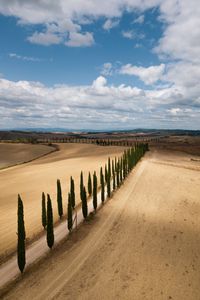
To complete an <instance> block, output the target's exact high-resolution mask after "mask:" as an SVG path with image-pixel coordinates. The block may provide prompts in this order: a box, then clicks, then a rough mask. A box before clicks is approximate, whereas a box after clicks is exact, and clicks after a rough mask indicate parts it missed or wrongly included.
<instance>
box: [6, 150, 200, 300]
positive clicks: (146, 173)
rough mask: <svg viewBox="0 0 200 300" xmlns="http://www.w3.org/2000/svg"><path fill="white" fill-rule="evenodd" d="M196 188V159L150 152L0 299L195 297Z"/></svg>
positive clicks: (199, 209) (198, 274)
mask: <svg viewBox="0 0 200 300" xmlns="http://www.w3.org/2000/svg"><path fill="white" fill-rule="evenodd" d="M191 159H192V160H191ZM193 159H194V160H193ZM199 183H200V162H199V160H198V157H197V156H192V155H189V154H185V153H181V152H178V151H169V150H167V151H166V150H160V149H159V150H157V149H152V150H151V151H150V152H149V153H148V154H146V155H145V157H144V158H143V159H142V161H141V162H140V163H139V164H138V165H137V167H136V168H135V169H134V170H133V171H132V173H131V174H130V175H129V177H128V178H127V180H126V181H125V183H124V184H123V186H122V187H121V188H120V189H119V190H118V191H117V192H116V193H115V195H114V197H113V198H112V199H111V200H110V201H109V202H108V203H107V204H106V205H105V206H104V207H103V209H101V210H100V211H99V212H98V214H97V215H96V216H95V218H94V220H92V221H90V222H88V223H87V224H84V225H83V226H81V227H80V228H79V230H78V232H74V233H73V234H72V236H71V237H70V238H69V239H68V240H67V241H66V242H64V243H63V244H62V245H60V247H57V249H55V250H54V252H53V253H52V254H51V255H49V257H47V258H46V260H44V261H43V262H41V263H40V265H36V266H35V267H33V268H32V270H31V272H27V273H26V274H25V277H24V278H23V280H21V281H19V283H18V284H17V285H16V286H14V287H13V289H11V290H10V292H9V293H8V294H7V295H6V296H5V299H19V298H22V297H23V299H94V298H95V299H99V300H100V299H136V300H140V299H141V300H143V299H148V300H149V299H152V300H154V299H156V300H157V299H158V300H159V299H183V300H184V299H185V300H188V299H191V300H193V299H200V288H199V282H200V250H199V249H200V198H199V195H200V184H199Z"/></svg>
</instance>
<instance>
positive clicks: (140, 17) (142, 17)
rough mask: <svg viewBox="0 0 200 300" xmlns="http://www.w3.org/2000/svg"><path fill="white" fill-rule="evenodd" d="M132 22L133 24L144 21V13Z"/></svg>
mask: <svg viewBox="0 0 200 300" xmlns="http://www.w3.org/2000/svg"><path fill="white" fill-rule="evenodd" d="M132 23H133V24H142V23H144V15H140V16H139V17H137V18H136V19H135V20H134V21H133V22H132Z"/></svg>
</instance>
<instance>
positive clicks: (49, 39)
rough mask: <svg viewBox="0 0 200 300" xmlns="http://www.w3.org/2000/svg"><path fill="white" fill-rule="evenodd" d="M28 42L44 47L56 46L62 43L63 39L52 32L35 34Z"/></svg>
mask: <svg viewBox="0 0 200 300" xmlns="http://www.w3.org/2000/svg"><path fill="white" fill-rule="evenodd" d="M27 39H28V41H29V42H31V43H33V44H40V45H44V46H49V45H56V44H60V43H61V42H62V37H60V36H59V35H56V34H54V33H52V32H48V31H47V32H37V31H36V32H34V33H33V35H31V36H29V37H28V38H27Z"/></svg>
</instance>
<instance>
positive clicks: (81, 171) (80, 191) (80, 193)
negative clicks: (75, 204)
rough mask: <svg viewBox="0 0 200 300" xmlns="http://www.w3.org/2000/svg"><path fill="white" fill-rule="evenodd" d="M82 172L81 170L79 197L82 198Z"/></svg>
mask: <svg viewBox="0 0 200 300" xmlns="http://www.w3.org/2000/svg"><path fill="white" fill-rule="evenodd" d="M83 187H84V185H83V172H82V171H81V175H80V198H81V200H82V198H83Z"/></svg>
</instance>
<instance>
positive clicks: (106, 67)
mask: <svg viewBox="0 0 200 300" xmlns="http://www.w3.org/2000/svg"><path fill="white" fill-rule="evenodd" d="M101 74H102V75H105V76H111V75H112V74H113V65H112V64H111V63H109V62H107V63H104V64H103V66H102V69H101Z"/></svg>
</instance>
